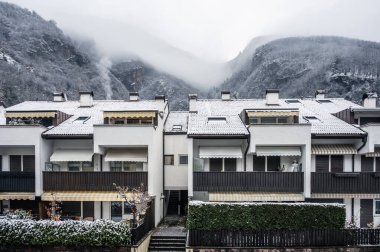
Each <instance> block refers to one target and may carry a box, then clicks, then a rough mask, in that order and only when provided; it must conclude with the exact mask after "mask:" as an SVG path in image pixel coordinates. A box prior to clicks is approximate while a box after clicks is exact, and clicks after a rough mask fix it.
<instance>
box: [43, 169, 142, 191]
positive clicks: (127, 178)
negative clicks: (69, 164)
mask: <svg viewBox="0 0 380 252" xmlns="http://www.w3.org/2000/svg"><path fill="white" fill-rule="evenodd" d="M113 183H115V184H117V185H119V186H128V187H138V186H140V185H141V183H142V184H144V188H145V190H147V186H148V172H52V171H44V172H43V189H44V191H114V190H115V186H114V185H113Z"/></svg>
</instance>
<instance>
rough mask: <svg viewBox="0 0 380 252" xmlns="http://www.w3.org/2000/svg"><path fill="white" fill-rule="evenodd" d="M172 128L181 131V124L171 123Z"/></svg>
mask: <svg viewBox="0 0 380 252" xmlns="http://www.w3.org/2000/svg"><path fill="white" fill-rule="evenodd" d="M172 130H173V131H181V130H182V125H173V127H172Z"/></svg>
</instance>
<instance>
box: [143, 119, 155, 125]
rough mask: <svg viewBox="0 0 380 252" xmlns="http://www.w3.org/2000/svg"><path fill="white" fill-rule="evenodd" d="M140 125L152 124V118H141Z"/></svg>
mask: <svg viewBox="0 0 380 252" xmlns="http://www.w3.org/2000/svg"><path fill="white" fill-rule="evenodd" d="M140 123H141V124H153V118H143V119H141V120H140Z"/></svg>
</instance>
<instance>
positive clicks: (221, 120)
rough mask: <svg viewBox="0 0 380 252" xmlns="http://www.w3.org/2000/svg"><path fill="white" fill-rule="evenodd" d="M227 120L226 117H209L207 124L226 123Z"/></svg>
mask: <svg viewBox="0 0 380 252" xmlns="http://www.w3.org/2000/svg"><path fill="white" fill-rule="evenodd" d="M226 122H227V119H226V118H225V117H209V118H207V123H226Z"/></svg>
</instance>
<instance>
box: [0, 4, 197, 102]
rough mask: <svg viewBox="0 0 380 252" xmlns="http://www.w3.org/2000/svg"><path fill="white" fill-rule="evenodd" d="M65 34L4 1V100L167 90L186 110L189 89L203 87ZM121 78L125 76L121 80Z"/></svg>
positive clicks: (0, 32)
mask: <svg viewBox="0 0 380 252" xmlns="http://www.w3.org/2000/svg"><path fill="white" fill-rule="evenodd" d="M86 46H88V44H87V45H86V44H85V43H82V44H79V43H78V42H75V41H73V40H71V39H70V38H69V37H67V36H65V35H64V34H63V32H62V31H61V30H60V29H59V28H57V26H56V25H55V23H54V22H53V21H46V20H44V19H43V18H41V17H40V16H39V15H38V14H36V13H35V12H30V11H29V10H27V9H22V8H20V7H18V6H16V5H13V4H8V3H3V2H0V101H3V102H4V103H5V104H6V105H8V106H10V105H12V104H15V103H18V102H22V101H24V100H50V99H52V93H53V92H66V93H67V95H68V97H69V99H77V98H78V94H79V91H88V90H91V91H94V94H95V98H96V99H106V98H112V99H127V98H128V93H129V91H139V92H141V97H142V98H154V96H155V95H156V94H164V95H166V96H167V97H168V98H169V99H170V101H171V105H172V107H174V109H185V108H186V106H187V93H188V92H197V90H196V89H194V88H191V87H190V86H189V85H187V84H186V83H185V82H183V81H181V80H178V79H177V78H175V77H173V76H171V75H169V74H164V73H160V72H158V71H155V70H154V69H153V68H150V67H147V66H145V65H144V64H143V63H142V62H139V61H130V60H128V61H125V62H121V63H115V64H112V62H110V61H109V60H107V59H106V60H105V61H104V59H103V58H100V57H98V56H97V55H96V54H93V53H92V51H93V50H91V49H89V48H85V47H86ZM119 78H120V79H119Z"/></svg>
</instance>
